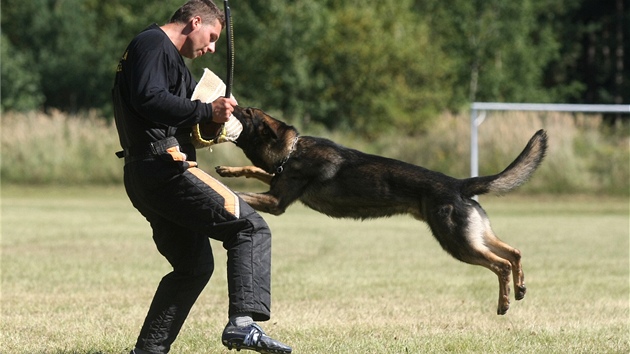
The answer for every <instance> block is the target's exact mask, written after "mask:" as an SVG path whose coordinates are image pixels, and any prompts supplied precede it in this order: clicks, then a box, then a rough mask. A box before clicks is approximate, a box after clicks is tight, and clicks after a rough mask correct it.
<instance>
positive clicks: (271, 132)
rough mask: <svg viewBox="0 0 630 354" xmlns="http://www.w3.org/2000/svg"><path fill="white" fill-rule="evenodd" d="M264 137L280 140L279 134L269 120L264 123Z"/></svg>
mask: <svg viewBox="0 0 630 354" xmlns="http://www.w3.org/2000/svg"><path fill="white" fill-rule="evenodd" d="M262 123H263V126H262V135H263V136H264V137H270V138H272V139H274V140H275V139H278V134H277V132H276V130H275V129H274V128H273V127H272V126H271V125H270V124H269V123H268V122H267V120H263V121H262Z"/></svg>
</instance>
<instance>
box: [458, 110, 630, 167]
mask: <svg viewBox="0 0 630 354" xmlns="http://www.w3.org/2000/svg"><path fill="white" fill-rule="evenodd" d="M486 111H548V112H589V113H622V114H630V105H623V104H557V103H549V104H546V103H496V102H473V104H472V106H471V110H470V176H471V177H477V176H479V146H478V130H479V126H480V125H481V123H483V121H484V119H485V117H486Z"/></svg>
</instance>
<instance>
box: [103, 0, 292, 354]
mask: <svg viewBox="0 0 630 354" xmlns="http://www.w3.org/2000/svg"><path fill="white" fill-rule="evenodd" d="M224 20H225V17H224V14H223V12H222V11H221V10H220V9H219V8H218V7H217V6H216V5H215V4H214V3H213V2H212V1H211V0H190V1H188V2H187V3H186V4H184V5H183V6H182V7H181V8H180V9H178V10H177V11H176V12H175V14H174V15H173V17H172V18H171V20H170V21H169V23H167V24H165V25H163V26H158V25H156V24H154V25H151V26H149V27H148V28H147V29H145V30H144V31H143V32H141V33H140V34H138V35H137V36H136V37H135V38H134V39H133V40H132V41H131V43H130V44H129V46H128V47H127V50H126V51H125V53H124V54H123V57H122V59H121V61H120V64H119V66H118V69H117V73H116V79H115V84H114V88H113V90H112V98H113V103H114V110H115V119H116V127H117V129H118V134H119V138H120V144H121V146H122V147H123V151H122V152H121V153H120V154H119V155H121V156H124V158H125V167H124V182H125V189H126V191H127V194H128V196H129V198H130V200H131V202H132V204H133V205H134V207H135V208H136V209H138V210H139V211H140V213H141V214H142V215H143V216H144V217H145V218H146V219H147V221H148V222H149V223H150V224H151V228H152V229H153V240H154V242H155V244H156V246H157V249H158V250H159V252H160V253H161V254H162V255H163V256H164V257H165V258H166V259H167V260H168V262H169V263H170V264H171V266H172V267H173V271H172V272H171V273H169V274H167V275H166V276H164V278H163V279H162V281H161V282H160V284H159V286H158V288H157V291H156V293H155V295H154V298H153V301H152V303H151V306H150V308H149V311H148V314H147V316H146V319H145V321H144V324H143V326H142V329H141V331H140V335H139V336H138V340H137V342H136V346H135V349H134V350H133V351H132V353H135V354H144V353H167V352H168V351H169V350H170V347H171V344H172V343H173V342H174V341H175V338H176V337H177V335H178V333H179V331H180V329H181V327H182V325H183V323H184V321H185V319H186V317H187V316H188V313H189V311H190V309H191V307H192V306H193V304H194V303H195V301H196V300H197V297H198V296H199V294H200V293H201V291H202V290H203V288H204V287H205V285H206V284H207V283H208V281H209V279H210V276H211V275H212V272H213V270H214V260H213V257H212V249H211V247H210V242H209V239H208V237H211V238H213V239H216V240H219V241H221V242H222V243H223V247H224V248H225V249H226V250H227V255H228V261H227V275H228V276H227V280H228V291H229V310H228V314H229V321H228V324H227V325H226V327H225V330H224V331H223V335H222V342H223V344H224V345H225V346H227V347H228V348H230V349H232V348H236V349H250V350H255V351H258V352H261V353H291V348H290V347H288V346H286V345H284V344H282V343H280V342H278V341H276V340H274V339H272V338H270V337H269V336H267V335H266V334H265V333H264V332H263V330H262V329H261V328H260V327H259V326H258V325H257V324H256V323H255V322H254V321H267V320H269V317H270V304H271V292H270V290H271V289H270V288H271V286H270V283H271V233H270V231H269V227H268V226H267V224H266V223H265V221H264V220H263V219H262V217H261V216H260V215H258V214H257V213H256V212H255V211H254V210H253V209H252V208H251V207H250V206H249V205H247V204H246V203H245V202H243V201H242V200H241V199H239V198H238V196H237V195H236V194H235V193H233V192H232V191H231V190H230V189H228V188H227V187H225V186H224V185H222V184H221V183H220V182H218V181H217V180H215V179H214V178H212V177H211V176H210V175H208V174H206V173H205V172H203V171H201V170H200V169H199V168H197V163H196V162H194V161H195V160H196V155H195V148H194V146H193V145H192V144H191V141H190V133H191V130H192V127H193V126H194V125H196V124H199V123H206V122H216V123H224V122H226V121H227V120H228V118H229V116H230V115H231V113H232V111H233V109H234V106H235V105H236V102H235V101H234V99H232V98H219V99H217V100H215V101H214V102H212V103H211V104H206V103H202V102H200V101H191V100H190V98H191V95H192V93H193V91H194V88H195V86H196V82H195V80H194V79H193V77H192V75H191V73H190V71H189V70H188V68H187V67H186V65H185V63H184V60H183V58H182V56H184V57H186V58H191V59H193V58H196V57H199V56H202V55H204V54H206V53H208V52H211V53H213V52H214V50H215V43H216V41H217V39H218V38H219V35H220V33H221V30H222V28H223V26H224V23H225V21H224Z"/></svg>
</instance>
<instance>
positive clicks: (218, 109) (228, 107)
mask: <svg viewBox="0 0 630 354" xmlns="http://www.w3.org/2000/svg"><path fill="white" fill-rule="evenodd" d="M236 105H237V103H236V100H235V99H234V98H231V97H230V98H225V97H219V98H217V99H216V100H215V101H214V102H212V121H213V122H216V123H225V122H227V121H228V119H229V118H230V115H232V112H234V106H236Z"/></svg>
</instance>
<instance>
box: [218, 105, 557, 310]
mask: <svg viewBox="0 0 630 354" xmlns="http://www.w3.org/2000/svg"><path fill="white" fill-rule="evenodd" d="M234 116H235V117H236V118H237V119H238V120H239V121H240V122H241V124H242V125H243V131H242V133H241V134H240V136H239V137H238V139H237V140H236V141H235V144H236V145H237V146H238V147H239V148H241V149H242V150H243V152H244V153H245V155H246V156H247V158H249V160H251V162H252V163H253V164H254V165H255V166H246V167H227V166H218V167H216V171H217V173H218V174H219V175H221V176H223V177H242V176H244V177H253V178H256V179H258V180H260V181H262V182H265V183H267V184H269V185H270V189H269V191H268V192H266V193H245V192H240V193H239V195H240V196H241V197H242V199H243V200H244V201H245V202H247V203H248V204H250V205H251V206H252V207H253V208H254V209H256V210H259V211H261V212H266V213H270V214H273V215H280V214H282V213H284V211H285V210H286V208H287V207H288V206H289V205H291V203H293V202H295V201H296V200H300V201H301V202H302V203H304V204H305V205H307V206H308V207H310V208H312V209H314V210H316V211H319V212H321V213H324V214H326V215H328V216H331V217H335V218H354V219H371V218H379V217H387V216H392V215H396V214H411V215H412V216H413V217H414V218H416V219H418V220H423V221H426V222H427V223H428V224H429V227H430V229H431V231H432V233H433V235H434V236H435V238H436V239H437V240H438V242H439V243H440V245H441V246H442V248H444V250H446V251H447V252H448V253H450V254H451V255H452V256H453V257H455V258H456V259H458V260H460V261H463V262H466V263H469V264H475V265H480V266H483V267H486V268H488V269H490V270H491V271H493V272H494V273H495V274H496V275H497V276H498V278H499V304H498V309H497V313H498V314H499V315H503V314H505V313H506V312H507V310H508V308H509V306H510V300H509V295H510V284H509V283H510V274H511V275H512V277H513V279H514V287H515V298H516V300H521V299H523V297H524V296H525V290H526V288H525V283H524V276H523V270H522V267H521V253H520V251H519V250H517V249H515V248H513V247H511V246H510V245H508V244H506V243H505V242H503V241H501V240H499V238H498V237H497V236H496V235H495V234H494V232H493V231H492V229H491V228H490V221H489V219H488V216H487V215H486V213H485V211H484V210H483V209H482V208H481V206H480V205H479V203H477V202H476V201H475V200H474V199H473V197H474V196H476V195H480V194H484V193H490V192H492V193H497V194H502V193H506V192H509V191H511V190H513V189H515V188H516V187H518V186H520V185H522V184H523V183H525V182H526V181H527V179H528V178H529V177H530V176H531V175H532V174H533V172H534V171H535V170H536V168H537V167H538V166H539V165H540V163H541V162H542V160H543V158H544V156H545V152H546V150H547V134H546V133H545V131H544V130H539V131H538V132H536V133H535V134H534V136H533V137H532V138H531V139H530V140H529V142H528V143H527V146H526V147H525V149H524V150H523V152H521V154H520V155H519V156H518V157H517V158H516V160H514V162H512V163H511V164H510V165H509V166H508V167H507V168H506V169H505V170H504V171H503V172H501V173H499V174H496V175H492V176H482V177H472V178H465V179H457V178H453V177H449V176H447V175H445V174H442V173H440V172H435V171H431V170H428V169H425V168H423V167H420V166H416V165H412V164H409V163H405V162H402V161H398V160H394V159H390V158H386V157H381V156H375V155H370V154H366V153H363V152H360V151H357V150H353V149H350V148H347V147H344V146H341V145H339V144H336V143H334V142H332V141H330V140H328V139H324V138H318V137H312V136H300V135H299V133H298V131H297V130H296V129H295V128H294V127H292V126H290V125H287V124H285V123H283V122H281V121H279V120H277V119H274V118H272V117H271V116H269V115H268V114H266V113H265V112H263V111H262V110H260V109H257V108H242V107H237V108H236V110H235V111H234Z"/></svg>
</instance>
